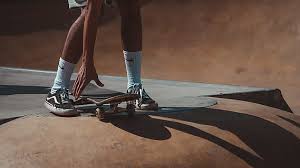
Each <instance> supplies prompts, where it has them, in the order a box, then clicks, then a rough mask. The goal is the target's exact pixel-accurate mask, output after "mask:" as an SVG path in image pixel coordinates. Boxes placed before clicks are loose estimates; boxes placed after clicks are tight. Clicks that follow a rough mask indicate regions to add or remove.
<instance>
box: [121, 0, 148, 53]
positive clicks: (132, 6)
mask: <svg viewBox="0 0 300 168" xmlns="http://www.w3.org/2000/svg"><path fill="white" fill-rule="evenodd" d="M117 2H118V6H119V9H120V15H121V34H122V42H123V50H124V51H128V52H136V51H141V50H142V17H141V11H140V4H139V1H138V0H118V1H117Z"/></svg>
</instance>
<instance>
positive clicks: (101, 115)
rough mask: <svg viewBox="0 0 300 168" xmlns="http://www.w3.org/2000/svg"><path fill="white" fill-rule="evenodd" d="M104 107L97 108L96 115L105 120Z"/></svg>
mask: <svg viewBox="0 0 300 168" xmlns="http://www.w3.org/2000/svg"><path fill="white" fill-rule="evenodd" d="M104 113H105V111H104V109H103V108H97V109H96V116H97V117H98V119H99V120H104V118H105V117H104Z"/></svg>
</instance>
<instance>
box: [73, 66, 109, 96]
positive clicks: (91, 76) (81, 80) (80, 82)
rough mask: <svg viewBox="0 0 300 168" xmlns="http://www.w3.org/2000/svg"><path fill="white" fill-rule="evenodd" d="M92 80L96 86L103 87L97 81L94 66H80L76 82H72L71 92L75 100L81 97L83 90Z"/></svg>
mask: <svg viewBox="0 0 300 168" xmlns="http://www.w3.org/2000/svg"><path fill="white" fill-rule="evenodd" d="M92 80H94V81H95V82H96V84H97V85H98V86H100V87H103V86H104V84H103V83H101V82H100V80H99V79H98V75H97V72H96V69H95V67H94V65H93V64H92V65H86V64H82V65H81V67H80V70H79V72H78V76H77V78H76V81H75V82H74V85H73V88H72V92H73V96H74V97H75V99H78V98H79V96H80V95H81V93H82V91H83V90H84V88H85V87H86V86H87V85H88V84H89V83H90V81H92Z"/></svg>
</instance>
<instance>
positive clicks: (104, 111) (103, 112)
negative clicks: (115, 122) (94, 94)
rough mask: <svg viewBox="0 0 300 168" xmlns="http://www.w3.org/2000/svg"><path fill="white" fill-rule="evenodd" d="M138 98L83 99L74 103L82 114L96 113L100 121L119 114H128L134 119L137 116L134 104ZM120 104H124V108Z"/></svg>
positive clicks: (129, 96)
mask: <svg viewBox="0 0 300 168" xmlns="http://www.w3.org/2000/svg"><path fill="white" fill-rule="evenodd" d="M138 98H139V95H137V94H122V95H117V96H112V97H109V98H105V99H103V98H102V99H99V98H98V99H95V98H89V97H81V98H80V99H79V100H77V101H75V102H74V105H75V108H76V109H77V110H79V111H81V112H90V113H94V114H95V115H96V116H97V117H98V119H99V120H104V119H106V118H107V117H109V116H111V115H114V114H118V113H127V115H128V116H129V117H133V116H134V115H135V105H134V103H135V101H136V100H137V99H138ZM120 104H123V107H120V106H119V105H120ZM124 104H125V105H126V107H124Z"/></svg>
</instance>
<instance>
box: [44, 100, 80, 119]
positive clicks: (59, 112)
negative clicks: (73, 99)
mask: <svg viewBox="0 0 300 168" xmlns="http://www.w3.org/2000/svg"><path fill="white" fill-rule="evenodd" d="M44 106H45V107H46V108H47V109H48V110H50V111H51V113H53V114H55V115H57V116H61V117H74V116H78V115H79V114H80V113H79V112H78V111H77V110H76V109H67V110H66V109H59V108H56V107H54V106H52V105H51V104H49V103H48V102H44Z"/></svg>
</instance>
